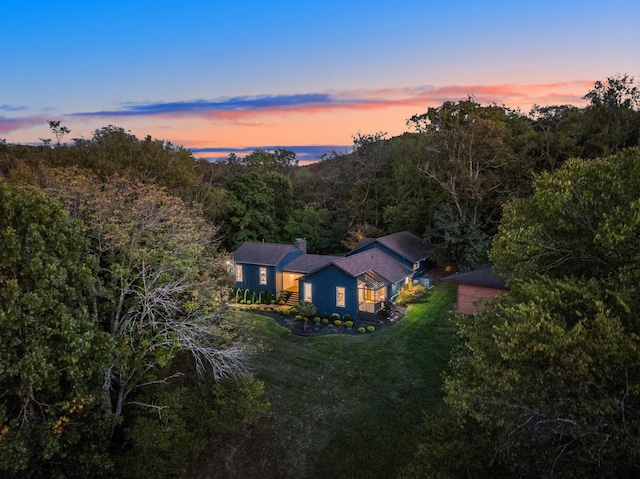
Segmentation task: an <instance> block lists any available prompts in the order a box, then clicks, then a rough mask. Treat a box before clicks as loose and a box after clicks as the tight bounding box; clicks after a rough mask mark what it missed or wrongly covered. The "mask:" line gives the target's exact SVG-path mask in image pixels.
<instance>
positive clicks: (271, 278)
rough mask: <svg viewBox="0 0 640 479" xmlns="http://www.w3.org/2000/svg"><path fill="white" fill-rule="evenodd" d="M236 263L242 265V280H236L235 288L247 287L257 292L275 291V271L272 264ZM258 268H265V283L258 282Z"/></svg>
mask: <svg viewBox="0 0 640 479" xmlns="http://www.w3.org/2000/svg"><path fill="white" fill-rule="evenodd" d="M237 265H238V266H242V281H236V285H235V287H236V288H242V289H247V288H248V289H249V290H250V291H251V292H253V291H255V292H257V293H259V292H261V291H264V292H265V293H267V292H269V291H271V292H272V293H273V294H275V293H276V287H277V282H276V272H275V268H274V267H273V266H264V265H259V264H248V263H237ZM260 268H266V269H267V284H260Z"/></svg>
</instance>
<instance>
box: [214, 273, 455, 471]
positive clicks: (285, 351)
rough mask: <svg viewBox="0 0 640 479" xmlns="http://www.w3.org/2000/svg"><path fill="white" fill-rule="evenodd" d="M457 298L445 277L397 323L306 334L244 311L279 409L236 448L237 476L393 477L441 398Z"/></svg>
mask: <svg viewBox="0 0 640 479" xmlns="http://www.w3.org/2000/svg"><path fill="white" fill-rule="evenodd" d="M454 300H455V291H454V289H453V288H452V287H451V286H450V285H444V284H443V285H439V286H438V287H436V288H434V289H433V290H431V291H429V292H428V294H427V295H426V296H425V297H424V299H423V300H422V301H421V302H419V303H417V304H414V305H411V306H410V307H409V310H408V313H407V316H405V317H404V318H403V319H402V320H401V321H400V322H399V323H398V324H396V325H394V326H393V327H391V328H389V329H387V330H385V331H379V332H375V333H368V334H365V335H356V336H353V335H330V336H318V337H310V338H302V337H298V336H294V335H292V334H291V333H290V332H289V331H288V330H286V329H284V328H281V327H280V326H278V325H277V324H276V323H275V322H274V321H273V320H271V319H270V318H267V317H264V316H259V315H253V314H243V315H242V317H241V318H240V319H239V321H240V328H241V329H243V330H244V334H246V336H247V337H248V338H249V339H250V340H251V342H252V344H254V345H257V348H258V350H257V352H256V354H255V355H254V357H253V368H254V371H255V375H256V377H257V378H259V379H261V380H262V381H264V383H265V389H266V395H267V397H268V399H269V401H270V403H271V408H270V410H269V412H268V413H267V415H266V417H264V418H263V420H261V422H260V423H259V424H258V425H257V427H255V428H254V429H253V430H252V432H251V435H250V436H249V437H247V438H245V439H244V440H243V442H242V444H240V445H239V447H238V448H237V450H236V451H237V452H236V453H235V454H234V457H233V464H234V469H235V470H236V472H237V475H238V477H277V478H328V477H331V478H369V479H370V478H390V477H395V476H396V474H397V473H398V470H399V469H400V468H401V467H403V466H404V465H405V464H406V463H407V462H408V461H409V460H410V459H411V457H412V455H413V452H414V449H415V446H416V441H417V437H418V432H419V429H420V427H421V424H422V421H423V419H424V417H425V415H428V414H429V413H430V411H433V410H434V409H435V408H436V407H437V406H438V404H439V402H440V400H441V397H442V396H441V391H440V387H441V383H442V373H443V371H444V370H445V369H446V366H447V362H448V359H449V357H450V352H451V349H452V348H453V346H454V344H455V341H456V335H455V330H454V327H453V325H452V322H451V321H450V314H449V309H450V307H451V305H452V303H453V302H454ZM207 472H208V474H207V477H217V476H216V473H215V471H207ZM227 473H228V471H227ZM220 477H223V476H220Z"/></svg>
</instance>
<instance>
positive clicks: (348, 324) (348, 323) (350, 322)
mask: <svg viewBox="0 0 640 479" xmlns="http://www.w3.org/2000/svg"><path fill="white" fill-rule="evenodd" d="M346 317H347V315H345V318H346ZM344 325H345V327H347V328H350V327H351V326H353V321H345V322H344Z"/></svg>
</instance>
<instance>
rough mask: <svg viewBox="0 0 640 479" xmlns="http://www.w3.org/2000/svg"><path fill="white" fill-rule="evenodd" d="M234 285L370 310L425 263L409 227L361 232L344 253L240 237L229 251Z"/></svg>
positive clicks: (363, 312) (324, 307)
mask: <svg viewBox="0 0 640 479" xmlns="http://www.w3.org/2000/svg"><path fill="white" fill-rule="evenodd" d="M233 257H234V268H235V279H236V283H235V284H236V288H242V289H247V288H248V289H250V290H251V291H256V292H260V291H264V292H269V291H271V292H272V293H273V294H274V296H276V297H277V296H279V295H280V293H281V292H282V291H285V292H286V293H287V295H288V296H289V297H290V299H289V303H290V304H292V303H297V302H298V301H301V302H308V303H313V304H314V305H315V306H316V307H317V310H318V313H319V314H327V315H331V314H333V313H338V314H340V316H341V317H344V315H345V314H348V315H350V316H351V317H352V318H357V317H364V316H367V315H375V314H376V313H378V312H379V311H380V310H382V309H383V308H384V306H385V303H388V302H393V301H394V300H395V298H396V296H397V295H398V292H399V290H400V289H401V288H402V287H403V286H404V285H406V284H408V283H409V282H411V281H412V280H414V279H415V278H416V277H417V275H419V274H423V273H424V272H425V271H426V270H427V268H428V267H429V266H430V263H429V262H428V251H427V248H426V247H425V246H424V244H423V242H422V240H421V239H420V238H419V237H418V236H416V235H414V234H413V233H410V232H408V231H403V232H400V233H394V234H391V235H387V236H383V237H381V238H375V239H369V238H365V239H363V240H362V241H360V242H359V243H358V245H357V246H356V248H354V250H353V251H351V252H349V253H348V254H347V255H346V256H344V257H338V256H329V255H316V254H307V253H306V241H304V240H302V239H299V240H296V243H295V244H294V245H282V244H274V243H245V244H243V245H242V246H241V247H240V248H238V249H237V250H236V251H235V252H234V254H233Z"/></svg>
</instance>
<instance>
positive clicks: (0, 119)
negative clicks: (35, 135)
mask: <svg viewBox="0 0 640 479" xmlns="http://www.w3.org/2000/svg"><path fill="white" fill-rule="evenodd" d="M45 121H46V119H45V118H44V117H41V116H23V117H16V118H7V117H5V116H0V133H9V132H11V131H16V130H21V129H23V128H31V127H32V126H35V125H39V124H42V123H44V122H45Z"/></svg>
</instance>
